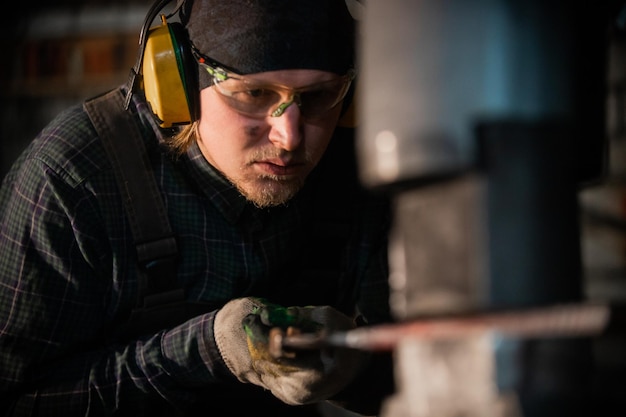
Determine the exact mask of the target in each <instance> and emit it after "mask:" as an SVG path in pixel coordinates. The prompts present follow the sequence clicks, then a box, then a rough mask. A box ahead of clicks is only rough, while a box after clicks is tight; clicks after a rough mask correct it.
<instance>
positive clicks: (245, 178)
mask: <svg viewBox="0 0 626 417" xmlns="http://www.w3.org/2000/svg"><path fill="white" fill-rule="evenodd" d="M264 157H267V155H256V156H255V157H253V158H252V159H251V162H250V163H249V164H247V165H246V168H249V166H250V165H252V164H253V163H254V162H253V161H255V160H261V159H263V158H264ZM304 159H305V160H306V164H310V163H311V156H310V155H308V154H306V155H304ZM231 181H232V182H233V184H234V185H235V187H237V189H238V190H239V192H240V193H241V194H242V195H243V196H244V197H245V198H246V199H247V200H248V201H249V202H251V203H252V204H254V205H255V206H256V207H259V208H268V207H276V206H280V205H284V204H286V203H287V202H289V200H291V199H292V198H293V197H295V195H296V194H298V191H300V189H301V188H302V187H303V186H304V182H305V177H304V176H297V177H284V176H280V175H271V174H259V173H256V172H252V173H244V174H243V175H242V177H240V178H239V179H237V180H232V179H231Z"/></svg>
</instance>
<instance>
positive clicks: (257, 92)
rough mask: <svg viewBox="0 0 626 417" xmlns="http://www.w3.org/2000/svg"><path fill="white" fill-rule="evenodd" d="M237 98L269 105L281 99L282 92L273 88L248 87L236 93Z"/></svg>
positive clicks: (256, 103)
mask: <svg viewBox="0 0 626 417" xmlns="http://www.w3.org/2000/svg"><path fill="white" fill-rule="evenodd" d="M234 97H235V98H236V99H237V100H240V101H244V102H247V103H251V104H255V105H269V104H273V103H274V102H276V101H277V100H280V94H279V93H278V92H276V91H274V90H272V89H269V88H264V87H253V88H249V87H248V88H246V89H244V90H241V91H239V92H237V93H235V95H234Z"/></svg>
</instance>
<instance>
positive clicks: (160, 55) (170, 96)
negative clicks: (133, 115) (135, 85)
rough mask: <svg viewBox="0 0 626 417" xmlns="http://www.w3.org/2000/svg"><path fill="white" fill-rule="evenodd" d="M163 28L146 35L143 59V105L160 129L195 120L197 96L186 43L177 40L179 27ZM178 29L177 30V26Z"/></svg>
mask: <svg viewBox="0 0 626 417" xmlns="http://www.w3.org/2000/svg"><path fill="white" fill-rule="evenodd" d="M161 20H162V24H161V25H160V26H156V27H154V28H151V29H150V30H149V32H148V37H147V41H146V48H145V52H144V56H143V64H142V76H143V80H142V82H143V90H144V92H145V95H146V101H147V102H148V104H149V105H150V107H151V109H152V112H153V113H154V115H155V116H156V118H157V120H158V121H159V124H160V126H161V127H172V126H175V125H183V124H188V123H190V122H191V121H192V120H196V119H197V117H198V115H197V114H196V113H197V111H198V109H197V107H198V106H197V100H198V98H197V97H196V96H197V95H198V94H199V93H198V90H197V88H194V87H193V86H194V85H196V84H197V79H195V78H194V75H193V73H192V72H190V69H191V68H194V67H195V66H194V65H193V64H192V63H190V62H186V61H190V59H189V57H188V56H187V55H190V52H188V51H186V50H185V48H186V47H188V46H187V45H186V42H185V41H184V40H183V39H181V38H180V33H178V31H180V30H181V29H182V27H179V26H180V24H178V23H172V24H168V23H167V22H166V21H165V17H162V18H161ZM176 25H178V26H176Z"/></svg>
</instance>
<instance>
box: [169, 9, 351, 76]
mask: <svg viewBox="0 0 626 417" xmlns="http://www.w3.org/2000/svg"><path fill="white" fill-rule="evenodd" d="M181 21H182V22H183V24H184V25H185V26H186V28H187V31H188V34H189V38H190V40H191V42H192V43H193V44H194V46H195V47H196V48H197V49H198V50H199V51H200V52H201V53H202V54H204V55H206V56H208V57H210V58H211V59H213V60H215V61H216V62H219V63H220V64H222V65H224V66H226V67H228V68H229V69H231V70H232V71H234V72H236V73H239V74H250V73H256V72H264V71H274V70H283V69H319V70H323V71H330V72H334V73H337V74H345V73H346V72H347V71H348V69H349V68H351V67H352V66H353V65H354V59H355V22H354V19H353V18H352V16H351V15H350V12H349V11H348V8H347V6H346V3H345V0H193V1H192V0H188V1H186V2H185V4H184V6H183V9H182V10H181ZM204 72H205V71H200V74H203V73H204ZM207 78H208V77H207V76H203V75H201V76H200V86H201V87H202V88H204V87H206V86H208V85H209V84H210V81H209V80H208V79H207Z"/></svg>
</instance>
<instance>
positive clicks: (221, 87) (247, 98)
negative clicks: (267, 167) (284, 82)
mask: <svg viewBox="0 0 626 417" xmlns="http://www.w3.org/2000/svg"><path fill="white" fill-rule="evenodd" d="M350 81H351V78H349V77H341V78H338V79H336V80H331V81H326V82H322V83H318V84H315V85H312V86H309V87H306V88H303V89H301V90H289V89H286V88H284V87H280V86H272V85H265V84H257V83H254V82H251V81H250V80H244V79H241V78H236V77H229V78H226V79H224V80H220V79H218V78H215V79H214V83H215V84H214V85H215V88H216V89H217V90H218V91H219V93H220V94H221V95H222V97H223V98H224V99H225V100H226V102H227V103H228V105H229V106H230V107H232V108H233V109H235V110H237V111H239V112H241V113H245V114H248V115H251V116H258V117H265V116H268V115H270V114H272V112H274V111H275V110H276V108H277V107H278V106H280V105H281V103H285V102H288V101H289V100H290V99H291V97H293V96H294V95H295V96H296V97H295V102H296V103H297V104H298V106H299V107H300V112H301V113H302V116H303V117H309V118H313V117H319V116H322V115H323V114H324V113H326V112H327V111H329V110H330V109H332V108H333V107H335V106H336V105H337V104H338V103H339V102H340V101H341V100H343V98H344V97H345V95H346V92H347V91H348V87H349V86H350Z"/></svg>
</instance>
